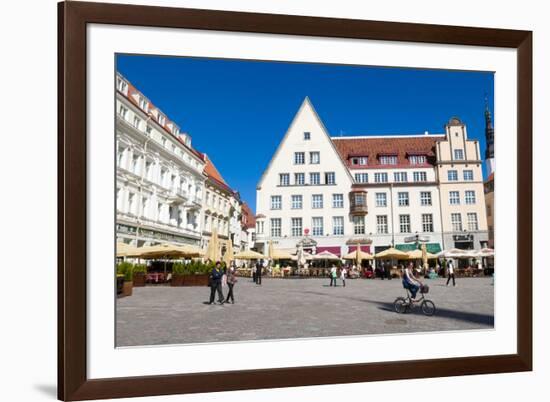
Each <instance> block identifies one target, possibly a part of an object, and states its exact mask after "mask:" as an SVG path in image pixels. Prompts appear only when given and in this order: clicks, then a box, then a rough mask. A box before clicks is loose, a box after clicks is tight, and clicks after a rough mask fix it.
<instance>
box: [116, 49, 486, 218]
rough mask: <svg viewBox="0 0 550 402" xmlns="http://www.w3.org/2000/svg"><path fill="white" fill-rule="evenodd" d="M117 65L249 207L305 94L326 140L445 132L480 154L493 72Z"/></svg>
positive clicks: (131, 58) (210, 62)
mask: <svg viewBox="0 0 550 402" xmlns="http://www.w3.org/2000/svg"><path fill="white" fill-rule="evenodd" d="M117 69H118V71H119V72H120V73H122V75H124V76H125V77H126V78H127V79H128V80H130V82H132V84H134V85H135V86H136V87H137V88H138V90H140V91H141V92H143V94H144V95H145V96H146V97H148V98H149V99H150V100H151V102H153V104H154V105H155V106H157V107H159V108H160V109H161V110H162V111H164V112H165V113H166V114H167V116H168V117H169V118H170V119H171V120H173V121H175V122H176V123H177V124H178V125H179V126H180V127H181V129H182V131H185V132H188V133H189V134H190V135H191V137H192V141H193V147H194V148H196V149H197V150H199V151H201V152H206V153H207V154H208V155H209V157H210V158H211V159H212V160H213V161H214V164H215V165H216V167H217V168H218V170H219V171H220V172H221V174H222V176H223V177H224V179H225V180H226V181H227V182H228V183H229V185H230V186H231V187H232V188H234V189H235V190H238V191H239V192H240V194H241V197H242V199H243V200H245V201H246V202H247V203H248V204H249V205H250V206H251V207H252V209H253V210H254V211H255V205H256V184H257V182H258V180H259V178H260V176H261V174H262V172H263V170H264V169H265V168H266V167H267V164H268V162H269V160H270V159H271V156H272V154H273V152H274V151H275V149H276V147H277V145H278V144H279V142H280V140H281V138H282V137H283V135H284V134H285V132H286V130H287V128H288V126H289V124H290V122H291V120H292V118H293V117H294V114H295V113H296V111H297V110H298V107H299V106H300V104H301V102H302V101H303V99H304V97H305V96H309V98H310V99H311V101H312V103H313V105H314V107H315V109H316V110H317V113H318V114H319V116H320V117H321V119H322V120H323V122H324V124H325V126H326V127H327V129H328V130H329V133H330V134H331V135H332V136H338V135H344V136H346V135H360V134H361V135H369V134H370V135H380V134H420V133H424V131H428V132H430V133H434V134H436V133H442V132H443V125H444V124H445V123H446V122H447V121H448V120H449V118H450V117H452V116H458V117H460V118H461V119H462V120H463V121H464V122H465V123H466V125H467V129H468V136H469V138H471V139H473V138H475V139H477V140H479V141H480V146H481V152H482V155H484V153H485V135H484V134H485V132H484V129H485V120H484V114H483V112H484V110H485V94H487V96H488V100H489V108H490V110H491V113H493V73H491V72H463V71H447V70H419V69H404V68H385V67H366V66H340V65H329V64H310V63H284V62H269V61H268V62H265V61H241V60H223V59H197V58H182V57H166V56H139V55H118V56H117Z"/></svg>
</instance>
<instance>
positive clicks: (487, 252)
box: [476, 248, 495, 257]
mask: <svg viewBox="0 0 550 402" xmlns="http://www.w3.org/2000/svg"><path fill="white" fill-rule="evenodd" d="M476 256H477V257H494V256H495V250H493V249H492V248H482V249H481V250H478V251H477V252H476Z"/></svg>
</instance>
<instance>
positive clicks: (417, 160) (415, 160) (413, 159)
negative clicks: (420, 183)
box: [409, 155, 426, 165]
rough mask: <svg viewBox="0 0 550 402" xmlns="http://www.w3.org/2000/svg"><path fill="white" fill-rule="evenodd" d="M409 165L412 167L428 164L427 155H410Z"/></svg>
mask: <svg viewBox="0 0 550 402" xmlns="http://www.w3.org/2000/svg"><path fill="white" fill-rule="evenodd" d="M409 163H410V164H411V165H424V164H426V155H409Z"/></svg>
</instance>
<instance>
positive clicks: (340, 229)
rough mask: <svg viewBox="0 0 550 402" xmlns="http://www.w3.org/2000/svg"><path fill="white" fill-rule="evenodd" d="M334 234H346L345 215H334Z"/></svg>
mask: <svg viewBox="0 0 550 402" xmlns="http://www.w3.org/2000/svg"><path fill="white" fill-rule="evenodd" d="M332 234H333V235H335V236H341V235H343V234H344V217H343V216H333V217H332Z"/></svg>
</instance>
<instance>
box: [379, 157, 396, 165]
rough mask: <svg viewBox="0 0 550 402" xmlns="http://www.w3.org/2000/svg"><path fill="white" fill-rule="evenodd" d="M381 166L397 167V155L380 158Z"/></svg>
mask: <svg viewBox="0 0 550 402" xmlns="http://www.w3.org/2000/svg"><path fill="white" fill-rule="evenodd" d="M380 164H381V165H397V155H382V156H380Z"/></svg>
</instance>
